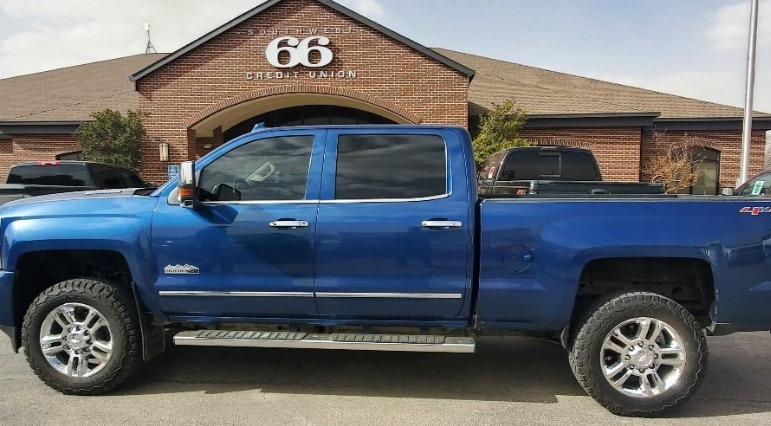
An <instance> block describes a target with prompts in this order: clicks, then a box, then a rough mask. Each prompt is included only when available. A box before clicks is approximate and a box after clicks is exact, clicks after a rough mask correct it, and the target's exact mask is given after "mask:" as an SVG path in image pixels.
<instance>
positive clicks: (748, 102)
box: [739, 0, 758, 183]
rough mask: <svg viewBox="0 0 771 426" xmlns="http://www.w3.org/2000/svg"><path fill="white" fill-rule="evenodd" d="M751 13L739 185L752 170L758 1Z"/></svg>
mask: <svg viewBox="0 0 771 426" xmlns="http://www.w3.org/2000/svg"><path fill="white" fill-rule="evenodd" d="M751 8H752V11H751V12H750V42H749V48H748V53H747V95H746V97H745V102H744V124H743V126H742V167H741V173H740V174H739V183H742V182H745V181H746V180H747V177H748V176H749V171H750V170H749V169H750V145H751V144H750V142H751V140H752V95H753V92H754V89H755V46H756V44H757V43H756V38H757V34H758V0H752V6H751Z"/></svg>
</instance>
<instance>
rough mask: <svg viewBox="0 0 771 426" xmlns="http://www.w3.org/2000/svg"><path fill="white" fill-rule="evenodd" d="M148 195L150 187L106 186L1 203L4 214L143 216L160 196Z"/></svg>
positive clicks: (150, 210) (9, 215)
mask: <svg viewBox="0 0 771 426" xmlns="http://www.w3.org/2000/svg"><path fill="white" fill-rule="evenodd" d="M137 193H139V194H146V193H148V190H145V189H137V188H128V189H102V190H91V191H79V192H62V193H56V194H50V195H40V196H37V197H28V198H22V199H19V200H14V201H11V202H8V203H6V204H3V205H2V206H0V217H4V218H5V217H20V218H23V217H52V216H81V215H82V216H95V215H96V216H98V215H100V214H105V215H112V214H118V215H143V214H146V213H152V211H153V210H154V207H155V204H156V203H157V202H158V197H150V196H143V195H135V194H137Z"/></svg>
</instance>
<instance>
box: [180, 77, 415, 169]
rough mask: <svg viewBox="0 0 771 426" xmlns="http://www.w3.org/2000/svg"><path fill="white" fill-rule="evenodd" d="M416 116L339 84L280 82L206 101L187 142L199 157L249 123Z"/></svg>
mask: <svg viewBox="0 0 771 426" xmlns="http://www.w3.org/2000/svg"><path fill="white" fill-rule="evenodd" d="M421 121H422V120H420V118H419V117H417V116H416V115H415V114H413V113H411V112H410V111H408V110H406V109H405V108H402V107H400V106H399V105H396V104H394V103H393V102H388V101H383V100H382V99H379V98H377V97H375V96H372V95H369V94H366V93H362V92H358V91H354V90H350V89H342V88H339V87H327V86H306V85H294V86H282V87H274V88H271V89H269V90H268V89H263V90H258V91H253V92H247V93H243V94H241V95H238V96H236V97H233V98H229V99H226V100H223V101H221V102H218V103H216V104H213V105H210V106H209V107H207V108H205V109H203V110H201V111H200V112H199V113H198V114H196V115H194V116H193V117H191V118H190V119H188V120H187V122H186V123H185V125H186V126H187V128H188V147H191V148H192V147H195V152H194V153H193V152H191V154H195V155H197V156H201V155H204V154H206V153H207V152H209V151H211V150H212V149H214V148H216V147H218V146H220V145H222V144H223V143H224V142H227V141H228V140H230V139H232V138H234V137H238V136H240V135H242V134H244V133H247V132H249V131H250V130H251V129H252V128H253V127H254V124H256V123H260V122H264V123H265V124H266V125H267V126H270V127H273V126H284V125H310V124H386V123H396V124H417V123H420V122H421Z"/></svg>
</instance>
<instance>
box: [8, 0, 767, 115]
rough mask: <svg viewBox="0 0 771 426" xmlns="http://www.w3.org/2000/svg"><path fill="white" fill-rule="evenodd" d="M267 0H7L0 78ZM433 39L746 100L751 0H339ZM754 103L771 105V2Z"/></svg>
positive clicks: (590, 73)
mask: <svg viewBox="0 0 771 426" xmlns="http://www.w3.org/2000/svg"><path fill="white" fill-rule="evenodd" d="M260 3H261V1H260V0H217V1H212V0H184V1H183V0H131V1H124V0H0V78H7V77H12V76H16V75H22V74H29V73H34V72H40V71H45V70H50V69H55V68H61V67H66V66H72V65H78V64H83V63H87V62H93V61H98V60H106V59H112V58H117V57H123V56H129V55H134V54H138V53H144V50H145V46H146V43H147V39H146V34H145V32H144V24H145V22H149V23H150V24H151V35H152V42H153V45H154V46H155V48H156V50H157V51H158V52H173V51H174V50H176V49H178V48H180V47H182V46H184V45H185V44H187V43H189V42H191V41H193V40H195V39H197V38H198V37H200V36H202V35H204V34H206V33H207V32H209V31H211V30H212V29H214V28H216V27H218V26H220V25H222V24H224V23H225V22H227V21H229V20H230V19H232V18H234V17H236V16H238V15H240V14H241V13H243V12H246V11H248V10H249V9H251V8H253V7H255V6H257V5H258V4H260ZM338 3H340V4H342V5H344V6H346V7H349V8H351V9H353V10H354V11H356V12H358V13H360V14H362V15H364V16H366V17H368V18H370V19H372V20H374V21H376V22H378V23H380V24H382V25H384V26H386V27H388V28H390V29H392V30H394V31H396V32H398V33H400V34H402V35H404V36H406V37H408V38H411V39H412V40H414V41H416V42H418V43H420V44H422V45H424V46H428V47H442V48H447V49H452V50H456V51H461V52H466V53H473V54H477V55H481V56H486V57H490V58H495V59H501V60H505V61H510V62H516V63H520V64H525V65H531V66H536V67H541V68H546V69H550V70H554V71H559V72H564V73H569V74H575V75H580V76H585V77H591V78H597V79H601V80H606V81H612V82H616V83H621V84H627V85H631V86H636V87H642V88H646V89H651V90H656V91H660V92H665V93H673V94H677V95H681V96H686V97H690V98H696V99H702V100H706V101H711V102H717V103H721V104H726V105H733V106H738V107H743V106H744V100H745V87H746V76H747V69H746V66H747V50H748V38H749V22H750V0H676V1H673V0H645V1H643V0H638V1H622V0H573V1H565V0H562V1H557V0H476V1H472V0H338ZM759 10H760V13H759V20H758V28H759V31H758V42H757V55H756V61H757V65H756V70H755V72H756V77H755V92H754V109H755V110H759V111H764V112H769V113H771V0H760V7H759Z"/></svg>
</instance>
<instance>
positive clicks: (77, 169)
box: [0, 161, 153, 204]
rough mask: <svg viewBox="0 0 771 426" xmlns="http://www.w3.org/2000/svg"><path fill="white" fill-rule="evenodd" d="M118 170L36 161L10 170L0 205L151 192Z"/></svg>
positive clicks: (137, 179) (89, 164)
mask: <svg viewBox="0 0 771 426" xmlns="http://www.w3.org/2000/svg"><path fill="white" fill-rule="evenodd" d="M152 186H153V185H150V184H148V183H146V182H145V181H144V180H142V178H140V177H139V175H137V174H136V173H134V172H133V171H131V170H130V169H127V168H125V167H122V166H116V165H113V164H103V163H93V162H88V161H37V162H27V163H19V164H16V165H14V166H13V167H11V170H10V172H9V173H8V178H7V179H6V184H5V185H0V204H4V203H7V202H9V201H13V200H17V199H20V198H27V197H34V196H38V195H47V194H55V193H59V192H73V191H89V190H97V189H124V188H151V187H152Z"/></svg>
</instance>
